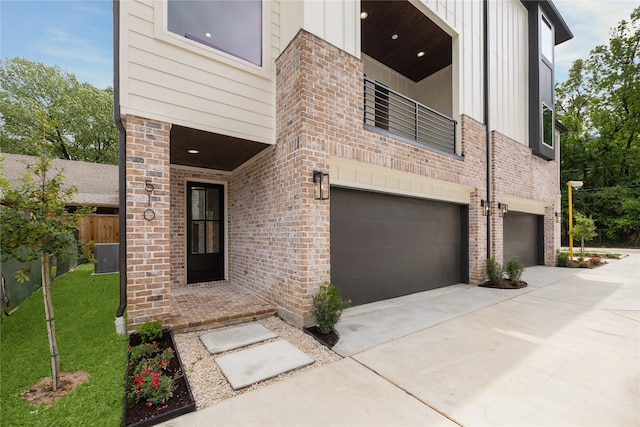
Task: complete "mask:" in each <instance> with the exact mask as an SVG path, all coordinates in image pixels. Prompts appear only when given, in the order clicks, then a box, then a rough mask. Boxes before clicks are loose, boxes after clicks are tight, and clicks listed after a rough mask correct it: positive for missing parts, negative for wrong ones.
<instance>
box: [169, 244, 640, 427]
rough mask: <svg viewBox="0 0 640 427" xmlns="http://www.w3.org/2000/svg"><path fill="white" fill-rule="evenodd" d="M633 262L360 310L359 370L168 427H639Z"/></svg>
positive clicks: (355, 320)
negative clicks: (521, 286)
mask: <svg viewBox="0 0 640 427" xmlns="http://www.w3.org/2000/svg"><path fill="white" fill-rule="evenodd" d="M629 253H631V255H630V256H629V257H628V258H624V259H622V260H620V261H615V262H612V263H610V264H609V265H606V266H603V267H600V268H597V269H594V270H577V269H571V270H570V269H559V268H552V267H533V268H529V269H527V270H526V271H525V276H524V277H523V279H524V280H525V281H527V282H528V283H529V287H528V288H525V289H522V290H495V289H486V288H477V287H474V286H469V285H457V286H453V287H450V288H445V289H443V290H436V291H430V292H426V293H423V294H418V295H414V296H410V297H405V298H402V299H398V300H393V301H386V302H383V303H378V306H377V307H371V306H365V307H356V308H354V309H350V310H348V311H347V312H345V315H344V319H343V321H342V322H341V323H340V325H339V328H340V331H341V333H342V334H343V335H342V339H341V343H340V344H339V345H340V346H341V347H342V348H343V349H344V348H351V349H350V350H349V351H345V354H350V355H351V356H350V357H347V358H345V359H343V360H340V361H338V362H335V363H332V364H330V365H326V366H323V367H320V368H318V369H314V370H311V371H309V372H307V373H304V374H301V375H297V376H294V377H292V378H289V379H287V380H284V381H281V382H277V383H274V384H272V385H269V386H266V387H263V388H260V389H258V390H255V391H253V392H249V393H245V394H243V395H241V396H238V397H236V398H233V399H229V400H226V401H223V402H221V403H219V404H217V405H215V406H211V407H208V408H205V409H202V410H199V411H196V412H194V413H191V414H187V415H185V416H182V417H180V418H177V419H175V420H172V421H169V422H167V423H164V424H162V425H164V426H218V425H220V426H226V425H229V426H232V425H233V426H236V425H247V426H249V425H250V426H302V425H304V426H315V425H318V426H320V425H332V426H334V425H344V426H354V425H361V426H365V425H366V426H370V425H394V426H398V425H401V426H404V425H407V426H408V425H416V426H418V425H420V426H423V425H456V424H458V425H569V426H571V425H576V426H577V425H580V426H585V425H594V426H596V425H597V426H601V425H616V426H618V425H639V424H640V336H639V335H640V251H629ZM393 331H395V334H394V333H393ZM356 332H357V333H356ZM350 333H351V335H350ZM381 337H383V338H381Z"/></svg>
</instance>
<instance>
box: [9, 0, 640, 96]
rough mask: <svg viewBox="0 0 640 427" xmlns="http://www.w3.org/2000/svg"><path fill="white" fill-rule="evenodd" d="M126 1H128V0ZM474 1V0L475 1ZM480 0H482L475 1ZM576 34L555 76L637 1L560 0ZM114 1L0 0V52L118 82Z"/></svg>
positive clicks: (605, 36) (560, 54)
mask: <svg viewBox="0 0 640 427" xmlns="http://www.w3.org/2000/svg"><path fill="white" fill-rule="evenodd" d="M124 1H127V0H124ZM470 1H471V0H470ZM475 1H479V0H475ZM554 4H555V5H556V7H557V9H558V10H559V11H560V14H561V15H562V16H563V18H564V19H565V21H566V23H567V24H568V25H569V28H571V31H572V32H573V35H574V38H573V39H572V40H569V41H567V42H565V43H563V44H561V45H559V46H557V47H556V81H559V82H561V81H564V80H566V78H567V73H568V71H569V68H570V67H571V64H572V63H573V61H575V60H576V59H579V58H582V59H586V58H587V57H588V56H589V52H590V51H591V49H593V48H594V47H596V46H598V45H601V44H607V43H608V40H609V34H610V29H611V28H613V27H615V26H616V25H617V23H618V22H619V21H621V20H622V19H626V20H629V17H630V16H631V11H632V10H633V8H634V6H637V5H638V2H637V0H597V1H596V0H555V1H554ZM111 27H112V17H111V1H110V0H65V1H60V0H0V57H1V58H2V59H6V58H12V57H15V56H22V57H24V58H27V59H29V60H31V61H38V62H43V63H44V64H46V65H58V66H60V67H61V68H62V69H64V70H66V71H69V72H71V73H73V74H75V76H76V77H77V78H78V80H79V81H83V82H89V83H91V84H93V85H94V86H96V87H98V88H101V89H103V88H105V87H107V86H112V85H113V65H112V64H113V59H112V31H111Z"/></svg>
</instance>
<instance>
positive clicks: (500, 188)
mask: <svg viewBox="0 0 640 427" xmlns="http://www.w3.org/2000/svg"><path fill="white" fill-rule="evenodd" d="M491 143H492V155H493V194H494V200H495V201H500V200H501V199H502V197H504V196H505V195H508V196H515V197H520V198H523V199H527V200H535V201H537V202H540V203H541V204H543V205H544V206H545V214H544V263H545V265H554V264H555V251H556V249H557V248H558V245H559V242H558V241H557V240H556V228H557V227H559V225H556V219H555V212H560V205H559V203H560V202H559V198H558V195H559V194H560V177H559V174H558V162H557V161H547V160H544V159H542V158H540V157H538V156H535V155H533V154H532V152H531V149H530V148H529V147H527V146H525V145H523V144H520V143H519V142H517V141H514V140H513V139H510V138H508V137H506V136H504V135H502V134H500V133H498V132H492V137H491ZM502 221H503V219H502V218H499V217H498V216H497V215H495V217H494V227H493V230H494V232H495V235H494V238H493V242H494V243H495V246H494V248H493V256H494V257H495V258H496V259H498V260H500V259H502V258H503V247H502V240H503V239H502ZM504 261H506V260H503V262H504Z"/></svg>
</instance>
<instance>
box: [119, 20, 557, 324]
mask: <svg viewBox="0 0 640 427" xmlns="http://www.w3.org/2000/svg"><path fill="white" fill-rule="evenodd" d="M362 79H363V63H362V61H361V60H359V59H357V58H355V57H353V56H351V55H349V54H347V53H345V52H344V51H342V50H340V49H338V48H336V47H334V46H332V45H330V44H329V43H327V42H325V41H323V40H322V39H319V38H318V37H316V36H313V35H312V34H310V33H307V32H305V31H300V32H299V33H298V35H297V36H296V37H295V38H294V40H293V41H292V42H291V43H290V44H289V46H288V47H287V48H286V49H285V50H284V52H282V54H281V55H280V57H279V58H278V59H277V60H276V106H277V115H276V137H277V142H276V144H275V145H274V146H273V147H271V148H268V149H266V150H265V151H264V152H262V153H261V154H259V155H257V156H256V157H255V158H253V159H252V160H250V161H249V162H247V163H246V164H244V165H242V166H241V167H239V168H238V169H236V170H235V171H233V172H232V173H220V172H216V171H206V170H202V169H196V168H185V167H179V166H169V129H170V125H169V124H166V123H158V122H152V121H148V120H145V119H141V118H137V117H127V166H126V170H127V189H126V191H127V245H128V254H127V262H128V266H127V272H128V284H129V289H128V304H129V325H130V326H132V325H135V324H138V323H141V322H143V321H145V320H146V319H147V318H149V317H150V316H154V317H156V318H163V319H166V318H167V317H168V316H169V312H168V311H169V289H170V287H176V288H178V287H184V286H187V285H186V272H185V269H186V255H185V246H186V230H185V221H186V219H185V218H186V207H185V204H186V195H185V188H186V182H187V181H189V180H192V181H203V182H216V183H223V184H224V185H225V188H226V196H227V207H228V208H227V221H226V226H227V233H228V234H227V235H228V239H227V245H228V247H227V250H228V252H227V256H228V271H227V275H228V280H227V281H226V282H228V283H232V284H234V285H240V286H242V287H244V288H246V289H248V290H250V291H251V292H253V293H255V294H257V295H259V296H261V297H262V298H264V299H265V300H267V301H269V302H271V303H272V304H274V305H276V306H277V307H278V310H279V312H280V314H281V315H282V316H283V317H285V318H287V319H288V320H289V321H291V322H292V323H294V324H295V325H297V326H303V325H307V324H309V322H310V321H311V319H310V311H311V299H312V296H313V295H314V294H315V293H316V291H317V289H318V286H319V285H320V284H321V283H322V282H325V281H329V280H330V279H331V266H330V203H331V200H315V199H314V195H313V182H312V175H313V171H314V170H319V171H323V172H330V161H329V158H330V156H331V157H338V158H343V159H349V160H355V161H359V162H363V163H365V164H373V165H376V166H380V167H384V168H389V169H392V170H397V171H401V172H407V173H411V174H415V175H419V176H424V177H428V178H432V179H437V180H440V181H443V182H450V183H455V184H460V185H464V186H467V187H471V188H473V189H474V191H473V192H472V194H471V199H470V204H469V206H468V209H469V227H468V235H469V241H468V249H469V276H470V282H472V283H478V282H480V281H483V280H484V277H485V276H484V266H485V259H486V255H487V238H486V236H487V217H485V216H484V215H483V214H482V208H481V206H480V200H483V199H484V200H486V198H487V188H486V133H485V126H484V125H483V124H481V123H479V122H478V121H476V120H474V119H473V118H471V117H468V116H466V115H462V117H461V119H460V123H459V124H458V129H459V135H460V146H461V151H462V153H461V154H462V155H461V156H452V155H446V154H442V153H440V152H437V151H434V150H429V149H427V148H423V147H420V146H419V145H414V144H410V143H408V142H405V141H402V140H398V139H395V138H393V137H391V136H388V135H385V134H381V133H377V132H372V131H369V130H366V129H364V127H363V103H364V98H363V97H364V93H363V80H362ZM492 147H493V148H492V149H493V162H494V168H493V182H492V191H493V193H494V196H493V200H494V201H499V200H500V198H501V197H502V196H503V195H511V196H515V197H521V198H525V199H530V200H536V201H539V202H543V203H545V204H546V205H547V206H548V209H547V211H546V213H545V262H546V263H548V264H549V263H552V262H553V257H554V250H555V247H554V245H555V241H556V240H555V237H554V236H555V235H556V234H557V228H558V225H557V223H556V222H555V215H554V212H556V211H559V207H558V206H556V205H557V204H558V197H557V194H558V177H557V163H556V162H546V161H544V160H542V159H540V158H538V157H536V156H533V155H532V154H531V150H530V149H529V148H528V147H526V146H524V145H522V144H520V143H518V142H516V141H513V140H511V139H509V138H507V137H505V136H503V135H501V134H499V133H497V132H493V133H492ZM514 160H515V161H514ZM149 179H151V180H152V182H153V185H154V193H153V195H152V197H151V208H152V209H153V210H154V211H155V218H154V219H153V220H151V221H147V220H145V219H144V217H143V214H144V211H145V210H146V209H148V208H149V200H148V197H147V196H148V194H147V193H146V192H145V180H149ZM489 220H490V221H491V229H492V247H491V253H492V254H493V256H495V257H496V258H497V259H500V258H501V257H502V252H503V247H502V220H503V219H502V218H499V217H498V215H497V211H496V210H495V208H494V211H493V215H492V216H491V217H490V218H489ZM217 283H220V282H212V283H207V284H198V286H203V285H204V286H215V285H216V284H217Z"/></svg>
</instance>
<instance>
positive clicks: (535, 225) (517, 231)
mask: <svg viewBox="0 0 640 427" xmlns="http://www.w3.org/2000/svg"><path fill="white" fill-rule="evenodd" d="M543 218H544V217H543V216H541V215H534V214H527V213H522V212H513V211H510V212H509V213H507V215H506V216H505V217H504V227H503V239H504V262H505V263H506V262H507V261H508V260H509V258H511V257H514V256H517V257H518V260H520V262H521V263H523V264H524V265H525V266H527V267H529V266H532V265H540V264H544V260H543V254H542V248H543V242H542V235H541V232H542V230H543V226H542V224H541V222H542V221H543Z"/></svg>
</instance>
